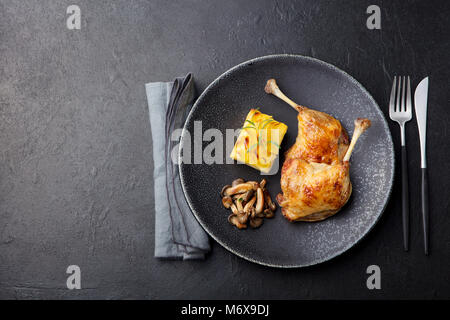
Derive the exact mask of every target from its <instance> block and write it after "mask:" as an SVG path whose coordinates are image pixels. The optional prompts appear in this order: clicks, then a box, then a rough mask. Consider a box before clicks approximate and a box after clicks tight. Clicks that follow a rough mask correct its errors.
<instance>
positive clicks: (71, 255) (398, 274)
mask: <svg viewBox="0 0 450 320" xmlns="http://www.w3.org/2000/svg"><path fill="white" fill-rule="evenodd" d="M70 4H78V5H79V6H80V7H81V10H82V29H81V30H80V31H70V30H68V29H67V28H66V14H65V12H66V8H67V6H68V5H70ZM371 4H377V5H380V7H381V10H382V30H368V29H367V28H366V26H365V23H366V18H367V14H366V13H365V11H366V8H367V7H368V6H369V5H371ZM449 16H450V5H449V3H448V1H439V2H438V1H402V2H400V1H380V0H374V1H356V0H355V1H316V0H310V1H295V2H294V1H292V2H288V1H268V0H267V1H182V0H180V1H166V0H160V1H82V0H77V1H38V0H34V1H7V0H1V1H0V298H64V299H73V298H151V299H161V298H175V299H178V298H188V299H190V298H200V299H202V298H203V299H205V298H225V299H226V298H235V299H239V298H273V299H291V298H329V299H340V298H376V299H380V298H386V299H389V298H450V273H449V272H448V266H449V265H450V250H449V248H450V232H449V230H450V219H449V218H448V214H449V204H450V197H449V191H448V190H449V182H448V181H449V180H450V172H449V170H450V168H449V167H450V166H449V165H448V155H449V154H450V153H449V143H448V141H449V138H450V137H449V132H448V129H447V125H448V123H449V122H450V112H449V104H450V99H449V95H448V79H449V76H450V62H449V53H450V41H449V40H450V39H449V30H450V22H449V21H450V20H449V19H448V17H449ZM273 53H298V54H303V55H309V56H313V57H316V58H319V59H322V60H324V61H327V62H330V63H332V64H334V65H336V66H337V67H339V68H341V69H343V70H344V71H346V72H348V73H350V74H351V75H353V76H354V77H355V78H356V79H357V80H359V81H360V82H361V83H362V84H363V85H364V86H365V87H366V88H367V89H368V91H369V92H370V93H371V94H372V95H373V96H374V98H375V100H377V101H378V103H379V105H380V107H381V108H382V110H383V111H384V113H385V114H387V111H388V108H387V102H388V95H389V91H390V85H391V81H392V77H393V76H394V75H395V74H409V75H411V76H412V78H413V80H414V84H415V85H416V84H417V83H418V81H419V80H420V79H421V78H423V77H424V76H427V75H428V76H430V92H429V111H428V125H429V131H428V150H429V151H428V164H429V167H430V170H429V175H430V182H431V186H430V188H431V190H430V196H431V198H430V201H431V230H432V236H431V256H430V257H425V256H424V255H423V249H422V233H421V224H420V216H419V215H420V199H419V191H420V190H419V188H420V177H419V166H420V163H419V155H418V152H419V145H418V135H417V128H416V123H415V121H413V122H410V123H409V124H408V126H407V141H408V151H409V156H410V163H409V169H410V171H409V172H410V190H411V216H412V232H411V234H412V243H411V252H409V253H404V252H403V251H402V236H401V216H400V209H401V208H400V197H399V195H400V192H399V191H400V183H399V179H398V174H397V180H396V183H395V186H394V193H393V195H392V199H391V201H390V203H389V205H388V207H387V210H386V212H385V214H384V215H383V217H382V219H381V220H380V222H379V223H378V225H377V226H376V227H375V229H374V230H373V231H372V232H371V233H370V234H369V236H368V237H367V238H366V239H364V240H363V241H362V242H361V243H360V244H359V245H357V246H356V247H355V248H353V249H351V250H350V251H348V252H347V253H345V254H344V255H342V256H341V257H338V258H337V259H334V260H332V261H330V262H328V263H325V264H323V265H320V266H315V267H310V268H306V269H297V270H295V269H294V270H278V269H271V268H266V267H262V266H259V265H255V264H252V263H250V262H247V261H244V260H242V259H240V258H237V257H235V256H233V255H232V254H230V253H229V252H227V251H226V250H225V249H223V248H222V247H220V246H219V245H217V244H213V251H212V253H211V254H210V255H209V256H208V258H207V260H206V261H204V262H181V261H171V262H167V261H159V260H156V259H154V258H153V249H154V247H153V245H154V231H153V224H154V212H153V203H154V198H153V182H152V171H153V161H152V152H151V150H152V145H151V139H150V136H151V133H150V127H149V121H148V111H147V102H146V97H145V91H144V83H146V82H150V81H158V80H171V79H173V78H174V77H175V76H180V75H183V74H185V73H187V72H193V74H194V76H195V78H196V80H197V88H198V91H199V92H200V91H201V90H203V89H204V88H205V87H206V85H207V84H208V83H210V82H211V81H212V80H213V79H214V78H216V77H217V76H218V75H219V74H221V73H222V72H223V71H225V70H227V69H228V68H230V67H232V66H234V65H236V64H238V63H240V62H242V61H245V60H247V59H250V58H254V57H257V56H261V55H267V54H273ZM390 127H391V131H392V134H393V138H394V143H395V145H396V147H399V131H398V126H397V125H396V124H395V123H392V122H390ZM397 156H399V154H398V153H397ZM397 169H399V168H398V166H397ZM397 172H398V170H397ZM70 264H77V265H79V266H80V267H81V272H82V290H73V291H70V290H68V289H67V288H66V277H67V275H66V273H65V270H66V268H67V266H68V265H70ZM371 264H377V265H379V266H380V267H381V271H382V290H378V291H370V290H368V289H367V288H366V284H365V282H366V278H367V275H366V273H365V270H366V268H367V266H368V265H371Z"/></svg>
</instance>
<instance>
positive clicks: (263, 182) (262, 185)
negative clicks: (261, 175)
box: [259, 179, 267, 189]
mask: <svg viewBox="0 0 450 320" xmlns="http://www.w3.org/2000/svg"><path fill="white" fill-rule="evenodd" d="M266 183H267V180H266V179H262V180H261V182H260V183H259V186H260V187H261V188H263V189H264V187H265V186H266Z"/></svg>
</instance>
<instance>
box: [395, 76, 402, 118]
mask: <svg viewBox="0 0 450 320" xmlns="http://www.w3.org/2000/svg"><path fill="white" fill-rule="evenodd" d="M401 92H402V77H401V76H399V77H398V87H397V103H396V104H395V111H396V112H400V111H402V110H401V109H400V95H401Z"/></svg>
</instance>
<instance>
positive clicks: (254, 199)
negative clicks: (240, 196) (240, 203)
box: [244, 196, 256, 212]
mask: <svg viewBox="0 0 450 320" xmlns="http://www.w3.org/2000/svg"><path fill="white" fill-rule="evenodd" d="M255 202H256V196H253V198H251V199H250V201H249V202H247V204H246V205H245V207H244V212H250V209H251V208H253V205H254V204H255Z"/></svg>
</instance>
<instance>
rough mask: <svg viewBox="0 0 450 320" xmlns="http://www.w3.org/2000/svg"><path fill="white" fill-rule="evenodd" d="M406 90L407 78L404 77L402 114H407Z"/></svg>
mask: <svg viewBox="0 0 450 320" xmlns="http://www.w3.org/2000/svg"><path fill="white" fill-rule="evenodd" d="M405 89H406V76H403V81H402V104H401V105H400V111H402V112H406V96H405Z"/></svg>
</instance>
